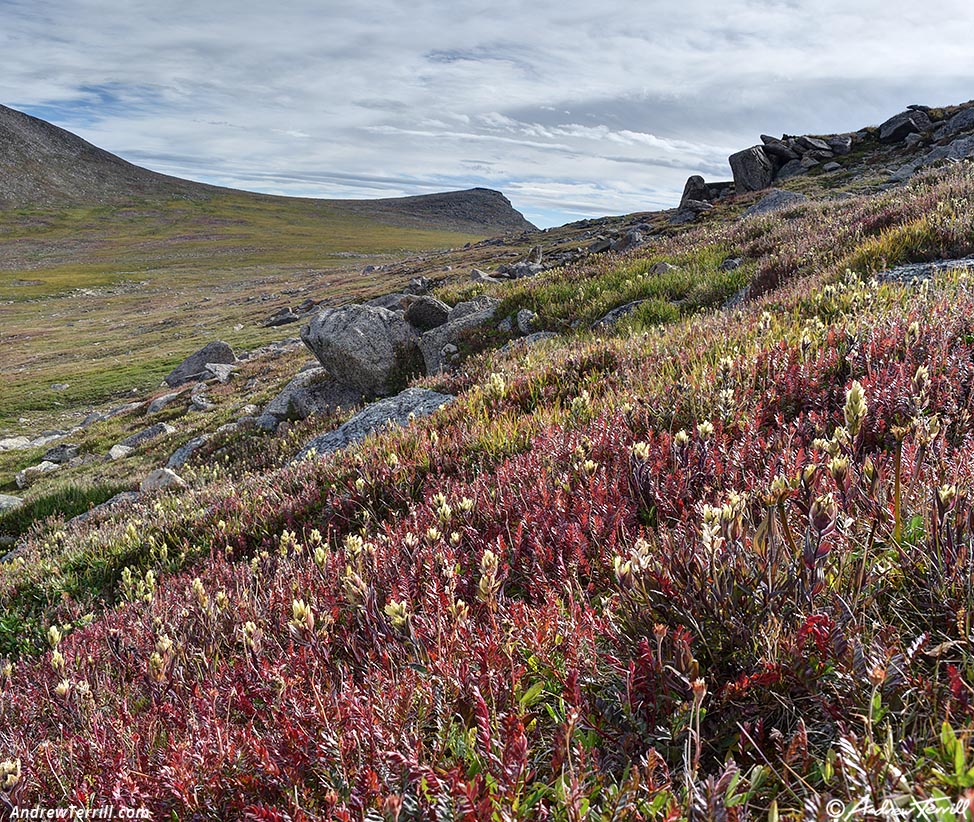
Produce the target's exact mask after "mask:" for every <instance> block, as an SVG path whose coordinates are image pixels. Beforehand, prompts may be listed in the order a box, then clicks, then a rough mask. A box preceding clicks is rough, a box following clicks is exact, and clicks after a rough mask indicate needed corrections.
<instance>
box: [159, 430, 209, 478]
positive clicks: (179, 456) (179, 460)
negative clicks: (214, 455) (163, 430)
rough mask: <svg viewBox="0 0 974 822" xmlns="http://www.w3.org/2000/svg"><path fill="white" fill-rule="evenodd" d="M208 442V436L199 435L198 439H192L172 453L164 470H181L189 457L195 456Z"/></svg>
mask: <svg viewBox="0 0 974 822" xmlns="http://www.w3.org/2000/svg"><path fill="white" fill-rule="evenodd" d="M209 441H210V435H209V434H201V435H200V436H198V437H194V438H193V439H191V440H190V441H189V442H187V443H186V444H185V445H182V446H180V447H179V448H177V449H176V450H175V451H173V453H172V456H171V457H169V461H168V462H167V463H166V468H171V469H172V470H173V471H176V470H178V469H179V468H182V467H183V466H184V465H185V464H186V463H187V462H189V459H190V457H192V456H193V454H195V453H196V452H197V451H198V450H199V449H200V448H202V447H203V446H204V445H206V443H208V442H209Z"/></svg>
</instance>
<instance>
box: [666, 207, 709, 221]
mask: <svg viewBox="0 0 974 822" xmlns="http://www.w3.org/2000/svg"><path fill="white" fill-rule="evenodd" d="M700 213H701V212H698V211H694V210H693V209H690V208H678V209H677V210H676V211H674V212H673V213H672V214H671V215H670V216H669V219H668V220H667V222H668V223H669V224H670V225H686V224H687V223H692V222H693V221H694V220H696V219H697V216H698V214H700Z"/></svg>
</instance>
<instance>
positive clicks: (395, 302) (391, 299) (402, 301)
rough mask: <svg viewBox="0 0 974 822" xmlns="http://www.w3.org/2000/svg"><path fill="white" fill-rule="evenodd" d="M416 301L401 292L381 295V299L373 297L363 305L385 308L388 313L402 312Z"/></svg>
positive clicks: (409, 295)
mask: <svg viewBox="0 0 974 822" xmlns="http://www.w3.org/2000/svg"><path fill="white" fill-rule="evenodd" d="M414 299H416V298H415V297H414V296H412V295H411V294H404V293H403V292H401V291H397V292H395V293H394V294H383V295H382V296H381V297H373V298H372V299H371V300H366V301H365V305H370V306H372V307H373V308H386V309H388V310H389V311H402V310H404V309H405V308H406V306H407V305H409V303H410V302H412V301H413V300H414Z"/></svg>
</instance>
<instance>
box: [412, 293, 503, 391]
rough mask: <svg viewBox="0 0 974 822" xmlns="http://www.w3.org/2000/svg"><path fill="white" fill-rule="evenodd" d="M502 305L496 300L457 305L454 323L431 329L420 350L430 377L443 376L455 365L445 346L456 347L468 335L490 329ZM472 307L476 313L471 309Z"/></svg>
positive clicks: (425, 335)
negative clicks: (480, 327) (442, 374)
mask: <svg viewBox="0 0 974 822" xmlns="http://www.w3.org/2000/svg"><path fill="white" fill-rule="evenodd" d="M499 303H500V301H499V300H496V299H494V298H492V297H478V298H477V299H476V300H471V301H470V302H468V303H457V304H456V305H455V306H454V307H453V308H452V309H451V311H450V321H449V322H448V323H446V324H444V325H441V326H439V327H438V328H434V329H431V330H430V331H427V332H426V333H425V334H423V336H422V337H420V338H419V350H420V352H421V353H422V355H423V363H424V365H425V368H426V373H427V374H439V373H440V372H441V371H443V370H444V368H445V366H446V365H447V364H448V363H449V362H450V361H451V354H455V351H456V349H454V352H448V351H444V348H445V346H447V345H452V346H456V345H457V343H459V342H460V340H461V339H462V337H463V335H464V333H465V332H466V331H468V330H469V329H472V328H477V327H478V326H481V325H486V324H487V323H489V322H490V321H491V320H492V319H493V318H494V312H495V311H496V310H497V306H498V305H499ZM471 306H472V309H471Z"/></svg>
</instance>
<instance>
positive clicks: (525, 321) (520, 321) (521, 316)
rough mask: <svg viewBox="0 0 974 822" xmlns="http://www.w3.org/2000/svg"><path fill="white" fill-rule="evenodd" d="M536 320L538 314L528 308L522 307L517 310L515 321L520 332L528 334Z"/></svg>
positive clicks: (532, 329)
mask: <svg viewBox="0 0 974 822" xmlns="http://www.w3.org/2000/svg"><path fill="white" fill-rule="evenodd" d="M537 321H538V315H537V314H535V313H534V312H533V311H531V310H530V309H528V308H522V309H521V310H520V311H518V312H517V317H516V318H515V323H516V324H517V330H518V331H519V332H521V334H530V333H531V332H532V331H534V326H535V324H536V323H537Z"/></svg>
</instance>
